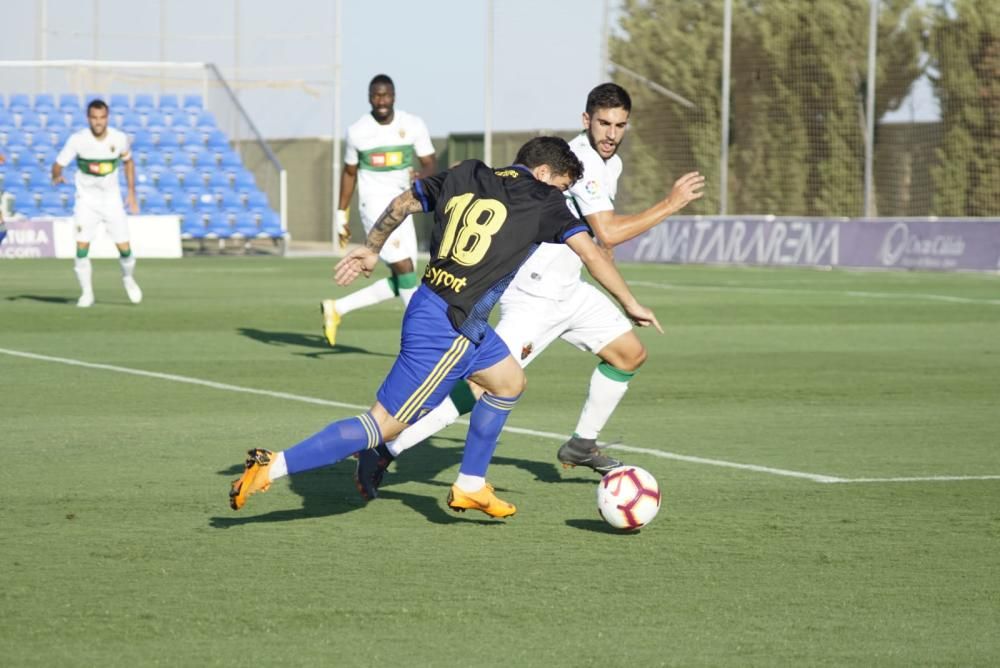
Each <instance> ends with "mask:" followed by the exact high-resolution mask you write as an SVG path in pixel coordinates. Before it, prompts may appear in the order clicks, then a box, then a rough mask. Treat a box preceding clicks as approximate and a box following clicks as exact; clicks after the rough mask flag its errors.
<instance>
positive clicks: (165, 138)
mask: <svg viewBox="0 0 1000 668" xmlns="http://www.w3.org/2000/svg"><path fill="white" fill-rule="evenodd" d="M156 145H157V146H159V147H160V150H163V149H166V148H170V149H172V150H174V151H179V150H180V148H181V145H180V142H178V141H177V134H176V133H174V132H171V131H170V130H168V129H166V128H164V129H163V130H162V131H161V132H160V133H159V139H158V141H157V143H156Z"/></svg>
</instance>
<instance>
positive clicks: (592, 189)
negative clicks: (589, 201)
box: [583, 180, 601, 197]
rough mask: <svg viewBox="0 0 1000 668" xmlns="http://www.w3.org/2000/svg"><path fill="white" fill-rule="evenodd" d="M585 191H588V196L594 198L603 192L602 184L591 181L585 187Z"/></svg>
mask: <svg viewBox="0 0 1000 668" xmlns="http://www.w3.org/2000/svg"><path fill="white" fill-rule="evenodd" d="M583 189H584V190H586V191H587V194H588V195H590V196H591V197H594V196H596V195H597V193H599V192H601V184H600V183H598V182H597V181H594V180H590V181H587V184H586V185H585V186H583Z"/></svg>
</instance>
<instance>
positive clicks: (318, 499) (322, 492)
mask: <svg viewBox="0 0 1000 668" xmlns="http://www.w3.org/2000/svg"><path fill="white" fill-rule="evenodd" d="M351 462H353V460H351ZM353 470H354V469H353V466H352V465H348V464H345V463H343V462H341V463H340V465H339V466H335V467H332V468H329V469H317V470H315V471H307V472H305V473H299V474H298V475H294V476H288V484H289V485H290V487H291V489H292V491H293V492H295V493H296V494H298V495H299V496H300V497H301V498H302V506H301V507H299V508H292V509H289V508H286V509H283V510H275V511H272V512H270V513H264V514H261V515H248V514H245V513H246V512H247V508H249V507H252V506H253V505H257V504H259V505H263V503H265V499H266V495H263V494H261V493H258V494H256V495H254V496H253V497H252V498H251V499H250V500H249V502H248V503H247V507H245V508H243V509H242V510H241V511H240V513H239V514H233V515H227V516H224V517H213V518H211V519H210V520H209V524H210V525H211V526H212V528H214V529H229V528H231V527H234V526H240V525H243V524H257V523H260V522H290V521H293V520H303V519H310V518H313V517H330V516H333V515H341V514H343V513H348V512H351V511H352V510H357V509H359V508H361V507H363V506H364V501H362V500H361V497H359V496H358V495H357V494H356V493H354V482H353V480H352V479H351V472H352V471H353ZM242 472H243V467H242V466H234V467H231V468H229V469H225V470H224V471H220V472H219V474H220V475H225V476H227V477H231V478H233V479H235V478H236V477H238V476H239V475H240V473H242ZM331 473H332V475H331ZM275 484H280V483H275ZM255 502H256V503H255Z"/></svg>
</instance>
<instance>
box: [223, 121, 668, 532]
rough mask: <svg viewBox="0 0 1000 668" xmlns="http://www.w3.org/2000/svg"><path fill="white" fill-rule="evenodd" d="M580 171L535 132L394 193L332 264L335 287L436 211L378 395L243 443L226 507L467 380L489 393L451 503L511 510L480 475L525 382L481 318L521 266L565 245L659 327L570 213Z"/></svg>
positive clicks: (373, 438)
mask: <svg viewBox="0 0 1000 668" xmlns="http://www.w3.org/2000/svg"><path fill="white" fill-rule="evenodd" d="M582 171H583V168H582V165H581V163H580V161H579V159H578V158H577V157H576V156H575V155H574V154H573V153H572V151H571V150H570V148H569V145H568V144H567V143H566V142H565V141H563V140H562V139H559V138H556V137H536V138H534V139H532V140H531V141H529V142H528V143H527V144H525V145H524V146H523V147H521V150H520V151H519V152H518V155H517V158H516V161H515V164H514V165H513V166H511V167H507V168H503V169H493V168H491V167H488V166H486V165H484V164H483V163H481V162H479V161H478V160H467V161H465V162H463V163H460V164H459V165H458V166H457V167H455V168H454V169H451V170H447V171H445V172H442V173H440V174H438V175H436V176H432V177H429V178H425V179H420V180H417V181H415V182H414V184H413V187H412V188H411V189H409V190H407V191H406V192H404V193H403V194H401V195H399V196H398V197H396V198H395V199H393V201H392V202H391V203H390V204H389V206H388V208H387V209H386V210H385V211H384V212H383V213H382V215H381V216H380V217H379V220H378V222H377V223H376V224H375V226H374V228H372V230H371V232H369V234H368V238H367V241H366V244H365V246H364V247H363V248H358V249H356V250H354V251H352V252H351V253H349V254H348V255H347V256H345V257H344V258H343V259H342V260H341V261H340V262H339V263H338V264H337V269H336V280H337V283H338V284H340V285H347V284H349V283H351V282H352V281H353V280H354V279H355V278H357V277H358V276H359V275H361V274H364V275H365V276H368V275H370V274H371V271H372V270H373V269H374V267H375V265H376V264H377V262H378V253H379V251H380V250H381V248H382V245H383V244H384V243H385V240H386V239H387V238H388V236H389V235H390V234H391V233H392V231H393V230H394V229H396V227H398V226H399V224H400V223H401V222H402V221H403V220H404V219H405V217H406V216H408V215H410V214H413V213H416V212H419V211H428V212H429V211H433V212H434V228H433V231H432V236H431V257H430V262H429V263H428V266H427V269H426V271H425V272H424V275H423V280H422V283H421V286H420V288H419V289H418V290H417V293H416V294H415V295H414V296H413V299H412V300H411V301H410V305H409V307H408V308H407V310H406V313H405V315H404V317H403V331H402V346H401V350H400V354H399V357H398V358H397V359H396V362H395V364H394V365H393V367H392V369H391V370H390V371H389V374H388V376H387V377H386V379H385V381H384V382H383V383H382V386H381V387H380V388H379V390H378V393H377V401H376V402H375V404H374V405H373V406H372V408H371V410H369V411H368V412H366V413H364V414H362V415H359V416H357V417H353V418H349V419H346V420H339V421H337V422H334V423H332V424H330V425H328V426H327V427H326V428H325V429H323V430H322V431H320V432H319V433H317V434H314V435H313V436H310V437H309V438H307V439H305V440H304V441H302V442H301V443H299V444H297V445H295V446H293V447H291V448H289V449H288V450H285V451H283V452H277V453H274V452H271V451H269V450H264V449H260V448H257V449H253V450H250V451H249V452H248V455H249V456H248V458H247V461H246V470H245V471H244V473H243V475H242V476H241V477H240V478H239V479H237V480H235V481H234V482H233V484H232V487H231V489H230V493H229V496H230V505H231V506H232V508H233V509H234V510H238V509H240V508H241V507H243V505H244V504H245V503H246V499H247V497H249V496H250V495H251V494H254V493H256V492H259V491H265V490H267V489H268V488H269V487H270V485H271V482H272V481H273V480H275V479H277V478H280V477H282V476H285V475H288V474H295V473H300V472H302V471H308V470H311V469H315V468H318V467H321V466H326V465H328V464H333V463H335V462H338V461H340V460H341V459H344V458H345V457H347V456H349V455H351V454H354V453H356V452H360V451H362V450H365V449H371V448H375V447H376V446H378V445H379V444H381V443H383V442H384V441H385V440H386V439H392V438H395V437H396V436H397V435H398V434H399V433H400V432H402V431H403V430H404V429H405V428H406V427H407V426H408V425H409V424H411V423H413V422H415V421H416V420H418V419H419V418H420V417H421V416H422V415H423V414H425V413H426V412H427V411H429V410H430V409H432V408H433V407H434V406H436V405H438V404H439V403H440V402H441V401H442V399H444V397H446V396H447V395H448V392H449V391H450V390H451V388H452V387H453V386H454V385H455V383H457V382H458V381H459V380H461V379H465V378H467V379H469V380H472V381H473V382H475V383H477V384H478V385H479V386H481V387H482V388H483V389H484V390H485V391H484V393H483V395H482V396H481V397H480V399H479V400H478V401H477V402H476V405H475V408H473V410H472V415H471V416H470V424H469V432H468V436H467V438H466V443H465V451H464V453H463V456H462V464H461V466H460V468H459V475H458V479H457V480H456V482H455V484H454V485H452V487H451V490H450V492H449V494H448V505H449V506H450V507H451V508H453V509H455V510H466V509H474V510H480V511H482V512H484V513H486V514H488V515H490V516H492V517H507V516H510V515H513V514H514V512H515V511H516V508H515V507H514V506H513V504H510V503H507V502H506V501H502V500H501V499H499V498H497V497H496V495H495V494H494V493H493V487H492V486H491V485H489V484H488V483H487V482H486V470H487V468H488V467H489V462H490V459H491V458H492V456H493V451H494V450H495V449H496V443H497V438H498V436H499V435H500V431H501V429H502V428H503V425H504V423H505V422H506V420H507V416H508V414H509V413H510V410H511V409H512V408H513V407H514V405H515V404H516V402H517V400H518V398H519V397H520V395H521V392H522V391H523V390H524V386H525V377H524V372H523V370H522V369H521V366H520V364H518V363H517V361H515V360H514V358H513V357H512V356H511V354H510V351H509V350H508V348H507V345H506V344H505V343H504V342H503V341H502V340H501V339H500V337H498V336H497V335H496V333H495V332H494V331H493V329H492V328H491V327H490V326H489V324H488V322H487V318H488V317H489V313H490V311H491V310H492V308H493V306H494V304H496V302H497V300H498V299H499V298H500V295H501V294H502V293H503V291H504V289H505V288H506V287H507V285H508V283H509V282H510V281H511V279H512V278H513V276H514V274H515V273H516V271H517V269H518V267H519V266H520V265H521V263H522V262H523V261H524V260H525V259H526V258H527V257H528V256H529V255H530V254H531V252H532V251H533V250H534V248H535V247H536V246H537V245H538V244H540V243H543V242H550V243H565V244H567V245H568V246H569V247H570V248H572V249H573V250H574V252H576V253H577V254H579V255H580V258H581V260H582V261H583V263H584V264H585V265H586V266H587V269H588V271H589V272H590V273H591V275H592V276H593V277H594V278H595V279H596V280H597V281H598V282H599V283H601V285H603V286H604V287H605V289H607V290H608V292H610V293H611V294H612V295H613V296H614V297H615V299H617V300H618V302H619V303H620V304H621V306H622V308H623V309H624V310H625V313H626V314H627V315H628V316H629V317H630V318H631V319H632V320H633V321H635V322H636V323H637V324H639V325H641V326H650V325H652V326H655V327H656V328H657V329H658V330H660V331H661V332H662V331H663V330H662V329H661V328H660V325H659V323H658V322H657V320H656V317H655V315H654V314H653V312H652V311H650V310H649V309H647V308H645V307H643V306H641V305H640V304H639V303H638V302H637V301H636V300H635V298H634V297H633V296H632V293H631V291H630V290H629V289H628V286H627V285H626V283H625V281H624V279H622V277H621V274H619V273H618V270H617V268H615V266H614V264H613V263H612V262H611V261H610V259H609V258H608V257H607V256H606V255H605V254H604V253H603V252H602V251H601V250H600V249H599V248H598V247H597V246H596V245H595V244H594V242H593V240H592V239H591V237H590V235H589V234H588V232H589V228H588V227H587V225H586V224H585V223H583V222H581V221H580V220H578V219H577V218H576V217H575V216H574V215H573V214H572V213H571V212H570V211H569V209H568V208H567V206H566V203H565V199H564V197H563V195H562V192H563V191H565V190H566V189H567V188H569V186H571V185H572V184H573V183H574V182H575V181H576V180H577V179H578V178H579V177H580V175H581V174H582Z"/></svg>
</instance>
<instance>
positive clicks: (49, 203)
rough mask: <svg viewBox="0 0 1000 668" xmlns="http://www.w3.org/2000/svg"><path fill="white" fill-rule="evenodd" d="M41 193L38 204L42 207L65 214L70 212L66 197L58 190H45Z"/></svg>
mask: <svg viewBox="0 0 1000 668" xmlns="http://www.w3.org/2000/svg"><path fill="white" fill-rule="evenodd" d="M39 194H40V197H39V198H38V199H39V202H38V206H39V208H41V209H46V210H56V211H60V212H62V213H63V214H67V213H69V208H68V207H67V206H66V198H65V197H64V195H63V193H61V192H59V191H58V190H44V191H42V192H41V193H39Z"/></svg>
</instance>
